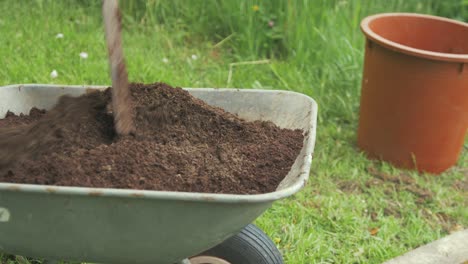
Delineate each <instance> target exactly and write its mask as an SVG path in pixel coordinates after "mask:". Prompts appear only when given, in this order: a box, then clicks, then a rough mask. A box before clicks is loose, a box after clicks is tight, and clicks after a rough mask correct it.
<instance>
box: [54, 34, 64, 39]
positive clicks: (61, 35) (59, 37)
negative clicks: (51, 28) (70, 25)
mask: <svg viewBox="0 0 468 264" xmlns="http://www.w3.org/2000/svg"><path fill="white" fill-rule="evenodd" d="M55 38H58V39H61V38H63V34H62V33H58V34H57V35H56V36H55Z"/></svg>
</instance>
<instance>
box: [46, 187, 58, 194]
mask: <svg viewBox="0 0 468 264" xmlns="http://www.w3.org/2000/svg"><path fill="white" fill-rule="evenodd" d="M45 190H46V192H48V193H55V192H57V189H55V188H52V187H47V188H46V189H45Z"/></svg>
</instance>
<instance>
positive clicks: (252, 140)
mask: <svg viewBox="0 0 468 264" xmlns="http://www.w3.org/2000/svg"><path fill="white" fill-rule="evenodd" d="M130 88H131V93H132V97H133V103H134V115H135V116H134V121H135V126H136V132H135V133H134V134H133V135H131V136H127V137H121V138H117V137H116V135H115V133H114V123H113V117H112V109H111V107H110V105H111V92H110V89H108V90H106V91H105V92H90V93H88V94H86V95H84V96H81V97H79V98H71V97H62V98H61V99H60V101H59V103H58V104H57V106H56V107H55V108H54V109H52V110H51V111H49V112H47V113H46V112H45V111H42V110H38V109H35V108H33V109H32V110H31V112H30V115H29V116H24V115H20V116H16V115H14V114H12V113H9V114H8V115H7V117H6V118H5V119H1V120H0V148H2V149H3V150H0V182H11V183H29V184H46V185H61V186H86V187H107V188H125V189H145V190H167V191H188V192H209V193H236V194H255V193H265V192H271V191H274V190H275V189H276V187H277V186H278V184H279V183H280V181H281V180H282V179H283V178H284V177H285V176H286V174H287V173H288V171H289V170H290V168H291V166H292V164H293V163H294V160H295V159H296V157H297V155H298V154H299V152H300V149H301V148H302V144H303V138H304V137H303V133H302V131H301V130H294V131H293V130H287V129H280V128H278V127H277V126H275V125H274V124H272V123H270V122H261V121H256V122H246V121H244V120H242V119H240V118H238V117H237V116H235V115H233V114H230V113H227V112H225V111H223V110H222V109H220V108H216V107H212V106H209V105H207V104H206V103H204V102H202V101H201V100H198V99H195V98H194V97H192V96H190V94H189V93H188V92H186V91H184V90H182V89H179V88H172V87H170V86H168V85H166V84H163V83H156V84H152V85H143V84H132V85H131V86H130ZM20 131H21V132H20ZM6 135H7V136H8V137H6ZM18 146H21V147H18ZM6 149H8V151H4V150H6ZM2 152H3V154H2Z"/></svg>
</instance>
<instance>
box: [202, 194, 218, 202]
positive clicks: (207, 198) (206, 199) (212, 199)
mask: <svg viewBox="0 0 468 264" xmlns="http://www.w3.org/2000/svg"><path fill="white" fill-rule="evenodd" d="M201 198H202V200H205V201H216V199H215V198H214V197H213V196H205V195H203V196H202V197H201Z"/></svg>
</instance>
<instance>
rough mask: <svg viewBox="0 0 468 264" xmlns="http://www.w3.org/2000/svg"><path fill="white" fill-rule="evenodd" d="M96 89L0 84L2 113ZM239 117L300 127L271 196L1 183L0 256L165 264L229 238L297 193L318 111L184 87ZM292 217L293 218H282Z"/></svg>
mask: <svg viewBox="0 0 468 264" xmlns="http://www.w3.org/2000/svg"><path fill="white" fill-rule="evenodd" d="M105 88H107V87H105V86H58V85H40V84H28V85H10V86H4V87H0V118H3V117H4V116H5V114H6V112H7V111H8V110H10V111H12V112H14V113H16V114H20V113H24V114H28V113H29V110H30V109H31V108H32V107H34V106H35V107H38V108H40V109H50V108H51V107H52V106H54V104H55V103H56V102H57V99H58V98H59V97H60V96H62V95H64V94H68V95H72V96H79V95H81V94H84V93H85V92H86V91H87V90H89V89H105ZM186 90H187V91H189V92H190V93H191V94H192V95H193V96H195V97H197V98H200V99H202V100H204V101H205V102H207V103H208V104H211V105H214V106H218V107H221V108H223V109H225V110H226V111H229V112H231V113H235V114H237V115H238V116H240V117H241V118H244V119H246V120H269V121H272V122H273V123H275V124H276V125H278V126H280V127H283V128H291V129H296V128H299V129H302V130H304V133H305V139H304V145H303V148H302V150H301V152H300V154H299V156H298V157H297V159H296V161H295V163H294V165H293V166H292V168H291V170H290V172H289V173H288V175H287V176H286V178H285V179H284V180H283V181H282V182H281V183H280V185H279V187H278V188H277V190H276V191H275V192H271V193H266V194H256V195H233V194H208V193H186V192H165V191H143V190H128V189H107V188H83V187H61V186H45V185H28V184H11V183H0V252H1V251H3V252H8V253H12V254H18V255H25V256H31V257H40V258H46V259H64V260H75V261H87V262H101V263H174V262H177V261H180V260H182V259H184V258H187V257H189V256H192V255H195V254H198V253H200V252H202V251H204V250H206V249H208V248H211V247H213V246H215V245H217V244H219V243H221V242H222V241H223V240H225V239H226V238H228V237H230V236H232V235H234V234H236V233H237V232H239V231H240V230H241V229H242V228H244V227H245V226H247V225H248V224H250V223H251V222H252V221H253V220H255V219H256V218H257V217H258V216H260V215H261V214H262V213H263V212H264V211H265V210H266V209H268V208H269V207H270V206H271V204H272V203H273V202H274V201H276V200H279V199H282V198H285V197H288V196H290V195H292V194H294V193H296V192H297V191H299V190H300V189H301V188H302V187H303V186H304V184H305V183H306V181H307V179H308V177H309V170H310V165H311V161H312V154H313V148H314V144H315V129H316V118H317V105H316V103H315V102H314V100H312V99H311V98H309V97H308V96H305V95H303V94H299V93H295V92H288V91H267V90H242V89H241V90H239V89H212V88H197V89H190V88H188V89H186ZM291 213H294V212H291Z"/></svg>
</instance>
